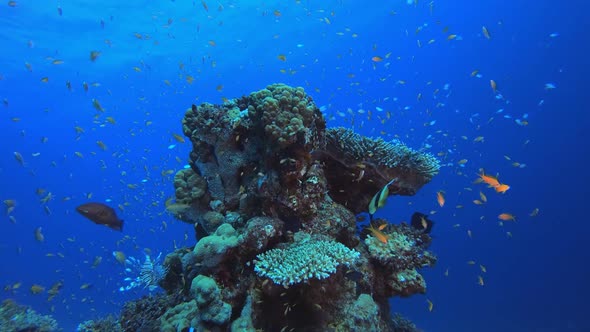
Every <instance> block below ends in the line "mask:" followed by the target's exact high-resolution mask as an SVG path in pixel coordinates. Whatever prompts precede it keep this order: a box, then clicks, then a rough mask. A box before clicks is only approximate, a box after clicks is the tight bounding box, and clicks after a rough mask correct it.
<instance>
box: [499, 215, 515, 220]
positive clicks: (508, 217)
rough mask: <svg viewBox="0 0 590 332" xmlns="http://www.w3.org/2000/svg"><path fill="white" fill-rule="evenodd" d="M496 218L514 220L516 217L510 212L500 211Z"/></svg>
mask: <svg viewBox="0 0 590 332" xmlns="http://www.w3.org/2000/svg"><path fill="white" fill-rule="evenodd" d="M498 219H500V220H504V221H509V220H510V221H516V217H515V216H514V215H513V214H511V213H500V214H499V215H498Z"/></svg>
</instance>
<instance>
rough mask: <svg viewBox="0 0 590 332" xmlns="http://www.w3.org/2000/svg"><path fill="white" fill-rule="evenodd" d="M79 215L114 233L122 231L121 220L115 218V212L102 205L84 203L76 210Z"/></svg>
mask: <svg viewBox="0 0 590 332" xmlns="http://www.w3.org/2000/svg"><path fill="white" fill-rule="evenodd" d="M76 211H78V212H79V213H80V214H81V215H83V216H84V217H86V218H88V219H90V220H92V222H94V223H95V224H97V225H105V226H107V227H109V228H112V229H114V230H116V231H123V220H121V219H119V217H117V213H116V212H115V210H114V209H113V208H112V207H110V206H108V205H105V204H102V203H86V204H82V205H80V206H78V207H77V208H76Z"/></svg>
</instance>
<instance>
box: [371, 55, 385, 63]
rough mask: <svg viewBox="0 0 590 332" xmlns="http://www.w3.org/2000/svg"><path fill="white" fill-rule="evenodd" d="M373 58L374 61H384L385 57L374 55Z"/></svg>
mask: <svg viewBox="0 0 590 332" xmlns="http://www.w3.org/2000/svg"><path fill="white" fill-rule="evenodd" d="M371 60H373V62H381V61H383V58H382V57H380V56H374V57H372V58H371Z"/></svg>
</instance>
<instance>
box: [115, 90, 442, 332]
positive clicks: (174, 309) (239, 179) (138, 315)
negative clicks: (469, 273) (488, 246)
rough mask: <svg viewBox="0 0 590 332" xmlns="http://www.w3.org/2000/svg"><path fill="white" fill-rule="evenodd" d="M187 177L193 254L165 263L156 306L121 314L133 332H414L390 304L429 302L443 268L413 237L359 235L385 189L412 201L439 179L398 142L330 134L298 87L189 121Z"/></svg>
mask: <svg viewBox="0 0 590 332" xmlns="http://www.w3.org/2000/svg"><path fill="white" fill-rule="evenodd" d="M183 132H184V135H185V136H186V137H188V138H189V139H190V141H191V143H192V151H191V152H190V155H189V165H190V168H189V169H184V170H181V171H179V172H178V173H177V174H176V176H175V179H174V185H175V190H176V201H175V202H173V203H172V202H170V204H167V211H168V212H170V213H172V214H173V215H174V216H175V217H177V218H178V219H180V220H182V221H185V222H188V223H191V224H193V225H194V226H195V232H196V237H197V239H198V242H197V243H196V245H195V246H194V247H193V248H179V249H177V250H175V251H174V252H172V253H170V254H169V255H167V257H166V259H165V261H164V266H166V275H165V276H164V277H163V278H161V279H160V280H159V285H160V286H161V287H162V288H163V289H164V290H165V291H166V294H167V295H162V294H160V295H156V296H154V297H147V298H144V299H142V300H139V301H135V302H132V303H131V304H128V305H126V307H125V309H124V311H123V314H122V317H121V326H122V327H123V329H124V330H125V331H134V330H141V331H150V330H161V331H189V330H195V331H255V330H264V331H326V330H332V331H348V330H363V331H364V330H366V331H413V329H415V327H412V325H411V324H409V323H406V322H405V321H403V320H402V319H401V318H397V317H392V316H391V313H390V307H389V298H390V297H392V296H410V295H412V294H416V293H423V292H425V291H426V282H425V281H424V278H422V276H421V275H420V274H419V270H420V269H421V268H424V267H428V266H432V265H433V264H434V263H435V261H436V258H435V257H434V256H433V255H432V254H431V253H430V252H428V251H427V248H428V246H429V245H430V241H431V239H430V237H429V235H428V234H426V233H425V232H423V230H418V229H414V228H412V227H411V226H408V225H405V224H401V225H391V224H388V223H387V221H386V220H381V221H380V222H381V223H382V224H388V226H387V227H384V228H382V227H380V228H379V231H380V232H383V233H382V236H380V238H376V237H374V236H372V235H368V236H362V237H361V236H360V235H359V234H358V232H357V223H356V218H355V215H357V214H359V213H362V212H366V210H367V206H368V203H369V201H370V199H371V198H372V197H373V196H374V195H375V193H376V192H377V191H379V190H380V189H381V188H382V187H383V186H384V185H386V184H387V183H388V182H390V181H391V180H392V179H396V181H394V182H393V183H392V184H391V185H390V186H389V195H413V194H415V193H416V192H417V191H418V190H419V189H420V188H421V187H422V186H423V185H424V184H426V183H427V182H428V181H430V180H431V179H432V177H433V176H434V175H435V174H436V173H437V172H438V169H439V164H438V161H437V160H436V159H435V158H434V157H432V156H431V155H430V154H427V153H422V152H419V151H415V150H412V149H410V148H408V147H407V146H405V145H404V144H402V143H401V142H399V141H392V142H385V141H383V140H381V139H371V138H366V137H363V136H361V135H358V134H355V133H353V132H352V131H350V130H347V129H344V128H335V129H326V126H325V121H324V118H323V116H322V114H321V112H320V111H319V109H318V108H317V107H316V106H315V104H314V102H313V100H312V98H311V97H310V96H308V95H307V94H306V93H305V92H304V90H303V89H302V88H294V87H290V86H286V85H283V84H273V85H270V86H268V87H267V88H266V89H263V90H260V91H257V92H254V93H251V94H250V95H249V96H243V97H241V98H237V99H233V100H228V101H226V102H224V103H223V104H221V105H212V104H208V103H204V104H201V105H199V106H196V105H193V106H192V107H191V108H190V109H189V110H187V111H186V113H185V117H184V119H183Z"/></svg>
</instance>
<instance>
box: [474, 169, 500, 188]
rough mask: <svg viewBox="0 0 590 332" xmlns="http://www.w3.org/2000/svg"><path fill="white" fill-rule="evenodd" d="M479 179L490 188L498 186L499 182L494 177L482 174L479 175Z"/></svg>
mask: <svg viewBox="0 0 590 332" xmlns="http://www.w3.org/2000/svg"><path fill="white" fill-rule="evenodd" d="M479 178H480V179H481V180H482V181H483V182H485V183H487V184H488V185H489V186H490V187H494V188H496V187H497V186H499V185H500V182H499V181H498V179H497V178H496V177H494V176H491V175H486V174H484V173H483V172H482V173H481V174H479Z"/></svg>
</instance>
